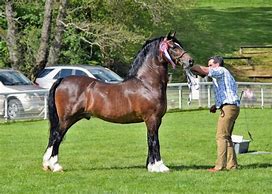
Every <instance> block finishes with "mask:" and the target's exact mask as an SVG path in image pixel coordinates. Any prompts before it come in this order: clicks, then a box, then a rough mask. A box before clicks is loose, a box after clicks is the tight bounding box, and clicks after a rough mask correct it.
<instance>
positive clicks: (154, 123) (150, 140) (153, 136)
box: [146, 118, 169, 172]
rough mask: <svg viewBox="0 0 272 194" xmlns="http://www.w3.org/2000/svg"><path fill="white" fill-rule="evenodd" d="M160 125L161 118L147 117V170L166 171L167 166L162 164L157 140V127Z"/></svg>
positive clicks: (167, 169)
mask: <svg viewBox="0 0 272 194" xmlns="http://www.w3.org/2000/svg"><path fill="white" fill-rule="evenodd" d="M160 125H161V118H155V119H149V120H148V121H146V126H147V144H148V156H147V161H146V165H147V170H148V171H149V172H168V171H169V168H168V167H166V166H165V165H164V164H163V161H162V159H161V154H160V142H159V127H160Z"/></svg>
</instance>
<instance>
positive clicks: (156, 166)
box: [147, 160, 169, 172]
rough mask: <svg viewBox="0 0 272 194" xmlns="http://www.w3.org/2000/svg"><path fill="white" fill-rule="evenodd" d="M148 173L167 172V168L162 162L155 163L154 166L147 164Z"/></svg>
mask: <svg viewBox="0 0 272 194" xmlns="http://www.w3.org/2000/svg"><path fill="white" fill-rule="evenodd" d="M147 170H148V171H149V172H169V168H168V167H167V166H165V165H164V164H163V161H162V160H161V161H158V162H157V161H155V163H154V164H151V163H149V164H148V166H147Z"/></svg>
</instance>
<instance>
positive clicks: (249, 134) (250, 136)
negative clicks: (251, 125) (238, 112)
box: [240, 91, 253, 141]
mask: <svg viewBox="0 0 272 194" xmlns="http://www.w3.org/2000/svg"><path fill="white" fill-rule="evenodd" d="M243 94H244V91H242V92H241V95H240V103H241V100H242V97H243ZM244 115H245V123H246V124H245V126H246V128H245V130H246V131H247V134H248V136H249V138H250V140H251V141H253V138H252V135H251V133H250V132H249V129H248V122H247V114H246V109H245V108H244Z"/></svg>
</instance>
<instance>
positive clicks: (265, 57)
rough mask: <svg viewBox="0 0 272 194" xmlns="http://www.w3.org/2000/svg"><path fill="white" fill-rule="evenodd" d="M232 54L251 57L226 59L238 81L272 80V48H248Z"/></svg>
mask: <svg viewBox="0 0 272 194" xmlns="http://www.w3.org/2000/svg"><path fill="white" fill-rule="evenodd" d="M231 56H236V57H250V59H225V62H226V64H227V66H228V67H229V68H230V70H231V71H232V72H233V74H234V75H235V77H236V79H237V80H238V81H256V82H272V48H246V49H243V52H242V53H240V52H234V53H233V54H232V55H231Z"/></svg>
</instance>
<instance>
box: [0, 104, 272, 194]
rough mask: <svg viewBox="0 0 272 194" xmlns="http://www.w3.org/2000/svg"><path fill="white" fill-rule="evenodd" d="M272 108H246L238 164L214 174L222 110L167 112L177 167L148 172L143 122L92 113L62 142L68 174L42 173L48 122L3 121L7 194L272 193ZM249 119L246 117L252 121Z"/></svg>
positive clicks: (0, 144)
mask: <svg viewBox="0 0 272 194" xmlns="http://www.w3.org/2000/svg"><path fill="white" fill-rule="evenodd" d="M271 115H272V109H264V110H261V109H247V110H246V111H245V110H244V109H242V110H241V114H240V117H239V119H238V120H237V124H236V128H235V130H234V131H235V134H238V135H244V136H245V138H246V139H248V136H247V132H246V130H245V129H246V128H247V126H248V129H249V130H250V132H251V133H252V135H253V139H254V141H253V142H251V143H250V147H249V153H247V154H239V155H238V161H239V164H240V169H239V170H237V171H223V172H219V173H215V174H214V173H209V172H207V171H206V169H207V168H209V167H211V166H213V164H214V161H215V158H216V155H215V154H216V145H215V137H214V136H215V123H216V120H217V116H218V115H217V114H210V113H209V112H208V110H201V111H184V112H175V113H167V114H166V115H165V117H164V119H163V123H162V126H161V128H160V143H161V154H162V158H163V160H164V162H165V163H166V165H168V167H170V169H171V172H169V173H166V174H157V173H148V172H147V171H146V169H145V160H146V153H147V146H146V129H145V125H144V124H143V123H140V124H129V125H119V124H112V123H107V122H104V121H101V120H99V119H91V120H90V121H86V120H82V121H80V122H79V123H77V124H76V125H74V126H73V127H72V128H71V129H70V130H69V132H68V133H67V136H66V138H65V141H64V142H63V144H62V145H61V148H60V163H61V164H62V165H63V167H64V169H65V171H64V172H63V173H51V172H44V171H43V170H42V168H41V162H42V155H43V152H44V150H45V147H46V144H47V139H48V123H47V121H35V122H17V123H11V124H0V155H1V162H0V174H1V177H0V191H1V193H272V185H271V180H272V154H271V153H270V154H252V153H253V152H256V151H258V152H272V145H271V139H272V132H271V126H272V120H271ZM246 121H247V122H246Z"/></svg>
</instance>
